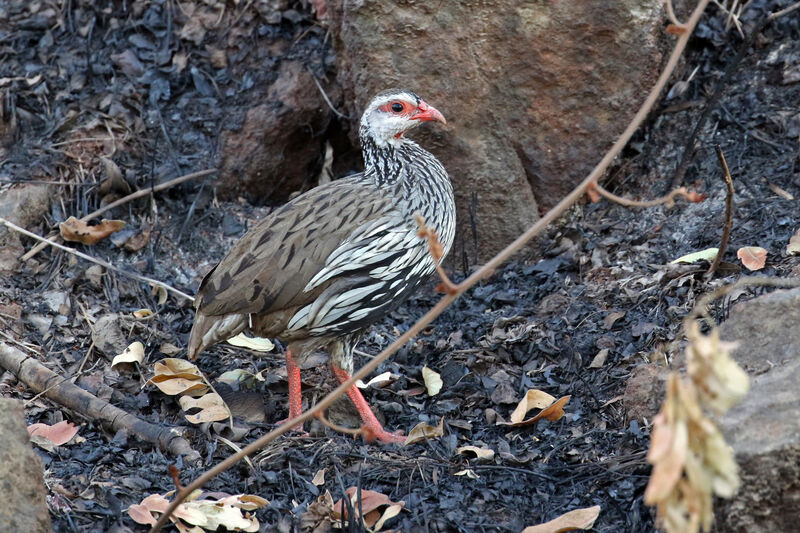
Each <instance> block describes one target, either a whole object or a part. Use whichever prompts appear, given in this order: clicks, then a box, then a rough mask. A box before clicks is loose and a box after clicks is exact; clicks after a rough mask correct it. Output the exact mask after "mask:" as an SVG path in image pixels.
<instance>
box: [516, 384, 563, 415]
mask: <svg viewBox="0 0 800 533" xmlns="http://www.w3.org/2000/svg"><path fill="white" fill-rule="evenodd" d="M554 401H556V398H555V396H551V395H549V394H547V393H546V392H544V391H541V390H539V389H530V390H529V391H528V392H526V393H525V397H524V398H522V401H520V402H519V404H518V405H517V408H516V409H514V412H513V413H511V422H512V423H519V422H522V420H523V419H524V418H525V415H526V414H527V413H528V411H530V410H531V409H544V408H545V407H547V406H549V405H552V404H553V402H554Z"/></svg>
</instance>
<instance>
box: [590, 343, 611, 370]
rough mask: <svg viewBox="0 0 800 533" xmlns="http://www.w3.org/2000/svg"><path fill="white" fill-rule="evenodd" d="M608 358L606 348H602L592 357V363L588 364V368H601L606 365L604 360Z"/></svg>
mask: <svg viewBox="0 0 800 533" xmlns="http://www.w3.org/2000/svg"><path fill="white" fill-rule="evenodd" d="M607 357H608V348H603V349H602V350H600V351H599V352H597V355H595V356H594V359H592V362H591V363H589V368H602V367H603V365H604V364H605V363H606V358H607Z"/></svg>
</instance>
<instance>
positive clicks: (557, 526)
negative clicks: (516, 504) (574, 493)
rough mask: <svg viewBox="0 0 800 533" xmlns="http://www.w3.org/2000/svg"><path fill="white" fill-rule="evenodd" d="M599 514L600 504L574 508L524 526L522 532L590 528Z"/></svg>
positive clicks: (551, 532) (542, 532) (558, 531)
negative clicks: (548, 519)
mask: <svg viewBox="0 0 800 533" xmlns="http://www.w3.org/2000/svg"><path fill="white" fill-rule="evenodd" d="M599 515H600V506H599V505H595V506H594V507H586V508H585V509H575V510H574V511H570V512H568V513H564V514H562V515H561V516H559V517H558V518H555V519H553V520H550V521H549V522H546V523H544V524H539V525H538V526H530V527H526V528H525V529H523V530H522V533H562V532H564V531H575V530H576V529H591V527H592V526H593V525H594V522H595V520H597V517H598V516H599Z"/></svg>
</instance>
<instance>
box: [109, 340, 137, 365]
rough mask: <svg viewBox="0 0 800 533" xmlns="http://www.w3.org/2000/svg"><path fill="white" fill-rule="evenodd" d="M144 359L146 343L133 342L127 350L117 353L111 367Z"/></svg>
mask: <svg viewBox="0 0 800 533" xmlns="http://www.w3.org/2000/svg"><path fill="white" fill-rule="evenodd" d="M142 361H144V345H143V344H142V343H141V342H139V341H136V342H132V343H131V344H130V345H129V346H128V347H127V348H125V351H124V352H122V353H121V354H118V355H115V356H114V359H113V360H112V361H111V368H114V367H115V366H117V365H119V364H122V363H139V364H141V363H142Z"/></svg>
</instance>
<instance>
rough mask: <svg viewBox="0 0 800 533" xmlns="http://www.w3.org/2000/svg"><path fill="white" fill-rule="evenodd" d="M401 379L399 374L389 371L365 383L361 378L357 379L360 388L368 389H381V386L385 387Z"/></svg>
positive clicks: (357, 385)
mask: <svg viewBox="0 0 800 533" xmlns="http://www.w3.org/2000/svg"><path fill="white" fill-rule="evenodd" d="M398 379H400V376H399V375H398V374H392V373H391V372H389V371H386V372H384V373H383V374H378V375H377V376H375V377H374V378H372V379H371V380H369V381H367V382H366V383H364V382H363V381H361V380H360V379H359V380H358V381H356V387H358V388H359V389H366V388H368V387H375V388H376V389H380V388H381V387H385V386H386V385H388V384H390V383H393V382H395V381H397V380H398Z"/></svg>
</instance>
